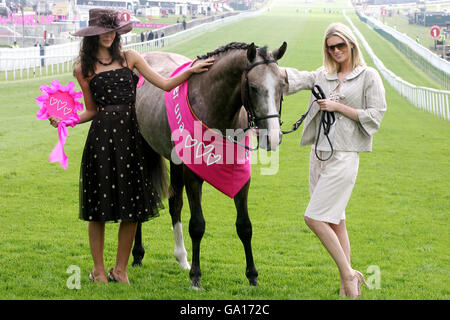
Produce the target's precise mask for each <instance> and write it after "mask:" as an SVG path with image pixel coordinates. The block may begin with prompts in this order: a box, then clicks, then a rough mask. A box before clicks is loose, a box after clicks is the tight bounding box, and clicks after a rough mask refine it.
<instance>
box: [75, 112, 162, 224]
mask: <svg viewBox="0 0 450 320" xmlns="http://www.w3.org/2000/svg"><path fill="white" fill-rule="evenodd" d="M157 161H160V158H159V156H158V155H157V154H156V153H155V152H154V151H153V150H152V149H151V147H150V146H149V145H148V144H147V142H146V141H145V140H144V138H143V137H142V136H141V134H140V132H139V127H138V124H137V120H136V112H135V109H134V106H106V107H101V108H100V110H99V112H98V113H97V115H96V117H95V118H94V119H93V120H92V124H91V127H90V129H89V133H88V136H87V140H86V145H85V147H84V151H83V158H82V163H81V170H80V171H81V172H80V219H82V220H86V221H97V222H106V221H113V222H118V221H123V222H126V221H132V222H144V221H147V220H148V219H150V218H153V217H156V216H158V215H159V209H161V208H162V205H161V198H160V196H159V194H157V192H156V189H155V187H154V186H153V184H152V177H151V175H152V174H154V172H153V168H154V165H155V163H156V162H157Z"/></svg>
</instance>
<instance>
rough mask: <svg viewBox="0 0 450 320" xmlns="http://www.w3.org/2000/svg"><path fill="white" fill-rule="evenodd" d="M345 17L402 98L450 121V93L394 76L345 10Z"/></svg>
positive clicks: (376, 64) (379, 68) (381, 71)
mask: <svg viewBox="0 0 450 320" xmlns="http://www.w3.org/2000/svg"><path fill="white" fill-rule="evenodd" d="M343 15H344V17H345V19H346V20H347V22H348V23H349V24H350V26H351V27H352V29H353V31H354V32H355V34H356V35H357V36H358V38H359V39H360V41H361V44H362V45H363V46H364V48H365V49H366V51H367V53H368V54H369V55H370V57H371V58H372V60H373V62H374V64H375V66H376V67H377V68H378V70H379V71H380V73H381V74H382V76H383V77H384V79H385V80H386V81H387V82H388V83H389V84H390V85H391V86H392V87H393V88H394V89H395V90H396V91H397V92H398V93H399V94H400V95H401V96H402V97H404V98H405V99H407V100H408V101H409V102H411V103H412V104H413V105H414V106H416V107H418V108H419V109H421V110H424V111H427V112H429V113H432V114H434V115H436V116H439V117H441V118H443V119H446V120H448V121H450V91H446V90H437V89H433V88H426V87H419V86H415V85H413V84H411V83H409V82H407V81H405V80H403V79H402V78H400V77H399V76H397V75H396V74H394V73H393V72H392V71H391V70H389V69H387V68H386V67H385V66H384V64H383V62H382V61H381V60H380V59H378V57H377V56H376V55H375V53H374V52H373V50H372V48H371V47H370V46H369V44H368V43H367V41H366V39H365V38H364V36H363V35H362V34H361V32H359V30H358V29H357V28H356V27H355V25H354V24H353V22H352V21H351V19H350V18H349V17H348V16H347V15H346V14H345V10H343Z"/></svg>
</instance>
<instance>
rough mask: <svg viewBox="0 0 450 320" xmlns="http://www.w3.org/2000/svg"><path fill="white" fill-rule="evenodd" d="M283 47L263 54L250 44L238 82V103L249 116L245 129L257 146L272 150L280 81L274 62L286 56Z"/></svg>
mask: <svg viewBox="0 0 450 320" xmlns="http://www.w3.org/2000/svg"><path fill="white" fill-rule="evenodd" d="M286 47H287V44H286V42H283V44H282V45H281V47H280V48H278V49H275V50H273V51H267V49H266V47H264V48H257V47H255V45H254V44H253V43H252V44H251V45H250V46H249V47H248V49H247V69H246V71H245V73H244V76H243V79H242V97H243V98H242V99H243V103H244V107H245V109H246V111H247V113H248V115H249V122H250V123H249V126H251V127H255V128H256V131H257V136H258V143H259V146H260V147H261V148H263V149H266V150H269V151H270V150H276V149H277V147H278V145H279V144H280V143H281V137H282V133H281V129H280V111H281V101H282V99H283V87H284V85H285V80H284V77H283V75H282V73H281V71H280V69H279V68H278V65H277V61H278V60H279V59H281V58H282V57H283V55H284V53H285V52H286Z"/></svg>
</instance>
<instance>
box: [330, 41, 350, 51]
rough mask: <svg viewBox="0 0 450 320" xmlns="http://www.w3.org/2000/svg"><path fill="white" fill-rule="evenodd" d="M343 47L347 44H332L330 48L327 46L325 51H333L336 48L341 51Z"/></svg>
mask: <svg viewBox="0 0 450 320" xmlns="http://www.w3.org/2000/svg"><path fill="white" fill-rule="evenodd" d="M345 47H347V44H346V43H345V42H341V43H338V44H334V45H332V46H327V49H328V51H334V49H336V48H337V49H339V50H341V49H343V48H345Z"/></svg>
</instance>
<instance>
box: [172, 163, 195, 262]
mask: <svg viewBox="0 0 450 320" xmlns="http://www.w3.org/2000/svg"><path fill="white" fill-rule="evenodd" d="M183 187H184V182H183V166H182V165H176V164H175V163H173V162H170V188H171V195H170V198H169V211H170V216H171V217H172V229H173V237H174V240H175V249H174V256H175V259H177V261H178V263H179V264H180V267H181V268H183V269H185V270H188V269H190V268H191V266H190V265H189V262H188V261H187V252H186V248H185V247H184V240H183V228H182V226H181V209H182V208H183Z"/></svg>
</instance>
